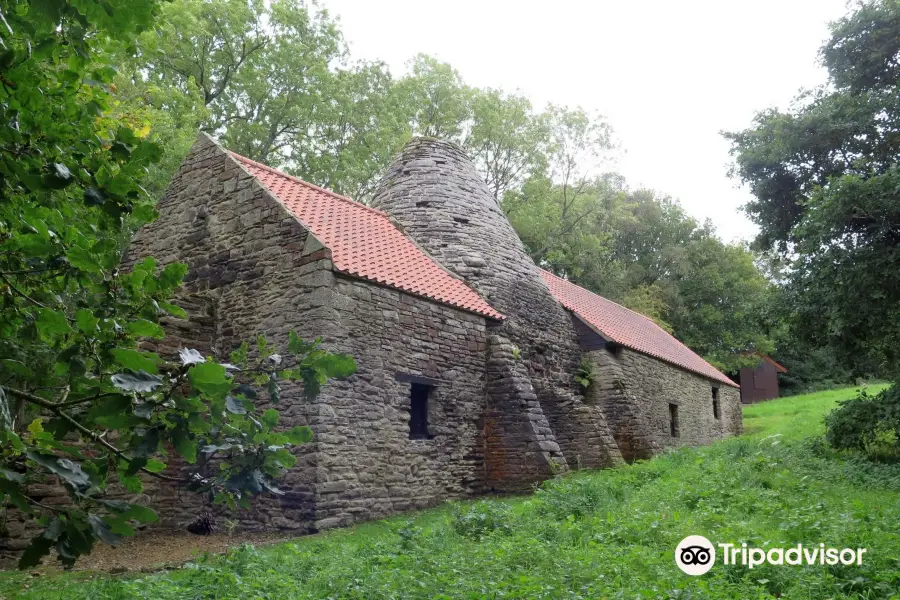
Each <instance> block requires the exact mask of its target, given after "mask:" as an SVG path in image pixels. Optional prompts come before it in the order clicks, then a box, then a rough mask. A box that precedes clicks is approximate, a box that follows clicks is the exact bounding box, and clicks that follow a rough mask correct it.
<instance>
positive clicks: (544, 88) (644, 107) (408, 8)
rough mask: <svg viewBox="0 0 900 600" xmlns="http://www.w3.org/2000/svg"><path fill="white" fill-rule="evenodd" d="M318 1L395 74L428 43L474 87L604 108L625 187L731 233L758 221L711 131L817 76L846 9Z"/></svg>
mask: <svg viewBox="0 0 900 600" xmlns="http://www.w3.org/2000/svg"><path fill="white" fill-rule="evenodd" d="M321 2H322V3H323V4H324V6H325V7H326V8H328V9H329V10H330V11H331V12H332V14H335V15H338V16H339V17H340V21H341V24H342V27H343V31H344V35H345V36H346V38H347V40H348V42H349V43H350V48H351V52H352V54H353V56H354V57H355V58H364V59H380V60H384V61H385V62H387V63H388V65H389V66H390V67H391V70H392V71H393V72H394V74H395V75H398V76H399V75H400V74H402V73H403V72H405V65H406V62H407V61H408V60H409V59H410V58H412V56H413V55H415V54H416V53H418V52H424V53H427V54H431V55H433V56H435V57H437V58H438V59H440V60H442V61H445V62H448V63H450V64H451V65H453V67H455V68H456V69H457V70H458V71H459V72H460V74H461V75H462V77H463V78H464V79H465V81H466V82H467V83H469V84H471V85H475V86H478V87H498V88H502V89H504V90H506V91H510V92H512V91H517V90H518V91H519V92H520V93H522V94H524V95H525V96H527V97H529V98H531V100H532V102H533V103H534V104H535V106H536V107H543V106H544V105H545V104H546V103H547V102H553V103H555V104H563V105H569V106H577V105H580V106H583V107H584V108H587V109H591V110H596V111H599V112H600V113H602V114H604V115H606V117H607V118H608V119H609V121H610V123H611V125H612V126H613V128H614V129H615V131H616V134H617V136H618V138H619V140H620V141H621V143H622V146H623V149H624V151H625V153H624V154H623V156H622V157H621V158H620V159H619V162H618V165H617V170H618V171H619V172H621V173H622V174H623V175H625V176H626V178H627V179H628V181H629V184H630V185H631V186H632V187H637V186H645V187H651V188H653V189H656V190H658V191H661V192H664V193H666V194H669V195H671V196H674V197H676V198H678V199H679V200H681V202H682V204H683V205H684V206H685V207H686V208H687V210H688V211H689V212H690V213H691V214H692V215H694V216H695V217H697V218H699V219H705V218H707V217H708V218H710V219H712V221H713V223H715V225H716V227H717V228H718V230H719V233H720V235H721V236H722V237H723V238H724V239H725V240H729V241H730V240H733V239H737V238H745V239H749V238H751V237H752V236H753V234H754V233H755V230H754V227H753V225H752V224H751V223H750V222H749V221H748V220H747V219H746V217H744V216H743V214H742V213H741V212H740V210H739V207H740V206H741V204H743V203H744V202H746V200H747V199H748V198H749V192H748V191H747V190H746V189H737V188H736V183H735V182H734V181H733V180H731V179H729V178H728V176H727V164H728V161H729V157H728V144H727V142H726V141H725V140H724V139H723V138H722V137H721V136H720V135H719V131H720V130H723V129H725V130H736V129H739V128H743V127H746V126H747V125H749V123H750V120H751V118H752V116H753V113H754V112H755V111H757V110H761V109H764V108H767V107H769V106H779V107H786V106H787V105H788V104H789V102H790V101H791V99H792V98H793V97H794V96H795V95H796V93H797V91H798V89H799V88H801V87H812V86H815V85H818V84H820V83H824V81H825V72H824V70H823V69H822V68H821V67H820V66H819V64H818V61H817V50H818V48H819V46H820V45H821V43H822V42H823V41H824V40H825V39H826V38H827V36H828V27H827V24H828V22H829V21H833V20H835V19H838V18H840V17H841V16H842V15H843V14H845V12H846V10H847V9H846V0H750V1H746V0H744V1H737V0H679V1H673V0H594V1H590V0H582V1H575V0H552V1H548V2H537V1H528V0H441V1H439V2H434V1H423V0H321Z"/></svg>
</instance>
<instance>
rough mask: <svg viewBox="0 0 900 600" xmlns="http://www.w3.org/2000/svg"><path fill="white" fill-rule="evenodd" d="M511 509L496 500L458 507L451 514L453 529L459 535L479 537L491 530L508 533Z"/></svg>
mask: <svg viewBox="0 0 900 600" xmlns="http://www.w3.org/2000/svg"><path fill="white" fill-rule="evenodd" d="M511 520H512V511H511V510H510V508H509V506H507V505H505V504H500V503H498V502H496V501H494V502H490V501H482V502H478V503H476V504H473V505H472V506H469V507H468V508H460V509H459V510H457V512H456V514H455V515H454V516H453V529H454V531H456V533H458V534H459V535H461V536H463V537H467V538H472V539H481V538H482V537H484V536H485V535H487V534H489V533H492V532H495V531H497V532H501V533H504V534H509V533H510V532H511V531H512V527H511V526H510V522H511Z"/></svg>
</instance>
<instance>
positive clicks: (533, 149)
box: [462, 89, 550, 201]
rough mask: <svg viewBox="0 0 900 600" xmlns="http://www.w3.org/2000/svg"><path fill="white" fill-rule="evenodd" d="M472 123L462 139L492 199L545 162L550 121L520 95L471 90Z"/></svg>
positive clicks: (540, 169) (543, 167) (536, 171)
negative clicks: (492, 196)
mask: <svg viewBox="0 0 900 600" xmlns="http://www.w3.org/2000/svg"><path fill="white" fill-rule="evenodd" d="M471 115H472V126H471V128H470V131H469V133H468V135H466V137H465V139H464V140H463V141H462V145H463V148H464V149H465V150H466V152H467V153H468V154H469V155H470V156H471V157H472V159H473V160H474V161H475V163H476V166H477V167H478V170H479V171H480V172H481V173H482V176H483V177H484V181H485V183H486V184H487V186H488V188H489V189H490V190H491V193H492V194H493V195H494V198H495V199H496V200H497V201H500V200H501V199H502V198H503V196H504V195H505V194H506V192H508V191H511V190H514V189H518V188H520V187H521V186H522V184H523V183H524V182H525V180H526V179H528V177H530V176H533V175H536V174H539V173H543V172H545V171H546V169H547V167H548V165H547V161H548V156H547V154H548V150H549V142H550V140H549V135H550V123H549V119H548V118H547V115H545V114H536V113H535V111H534V110H533V108H532V106H531V102H530V101H529V100H528V99H527V98H524V97H522V96H517V95H509V94H505V93H503V92H502V91H500V90H492V89H486V90H474V91H473V93H472V97H471Z"/></svg>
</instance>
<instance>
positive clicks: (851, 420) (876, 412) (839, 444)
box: [825, 385, 900, 460]
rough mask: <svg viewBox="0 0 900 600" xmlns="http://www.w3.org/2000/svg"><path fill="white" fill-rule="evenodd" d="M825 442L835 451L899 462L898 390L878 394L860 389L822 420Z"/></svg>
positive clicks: (899, 413)
mask: <svg viewBox="0 0 900 600" xmlns="http://www.w3.org/2000/svg"><path fill="white" fill-rule="evenodd" d="M825 428H826V432H825V439H826V440H827V441H828V443H829V445H831V447H832V448H836V449H838V450H859V451H862V452H863V453H865V455H866V456H868V457H869V458H870V459H873V460H885V459H894V460H896V459H900V387H898V386H897V385H893V386H891V387H889V388H887V389H885V390H883V391H881V392H879V393H878V394H875V395H870V394H868V393H867V392H866V390H862V391H861V392H860V393H859V394H858V395H857V396H856V397H855V398H852V399H850V400H846V401H844V402H841V404H840V408H838V409H836V410H834V411H833V412H832V413H831V414H829V415H828V416H827V417H825Z"/></svg>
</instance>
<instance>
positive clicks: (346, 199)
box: [226, 150, 388, 217]
mask: <svg viewBox="0 0 900 600" xmlns="http://www.w3.org/2000/svg"><path fill="white" fill-rule="evenodd" d="M226 152H228V154H230V155H231V156H232V157H233V158H235V159H237V160H239V161H241V162H244V163H249V164H251V165H253V166H254V167H257V168H259V169H263V170H265V171H269V172H270V173H273V174H275V175H278V176H280V177H284V178H285V179H288V180H290V181H293V182H294V183H299V184H300V185H304V186H306V187H308V188H312V189H314V190H316V191H317V192H322V193H323V194H327V195H329V196H331V197H332V198H336V199H338V200H342V201H344V202H349V203H350V204H352V205H353V206H356V207H359V208H364V209H365V210H368V211H371V212H373V213H375V214H377V215H381V216H383V217H387V216H388V214H387V213H386V212H384V211H382V210H378V209H377V208H372V207H371V206H366V205H365V204H363V203H362V202H357V201H356V200H354V199H353V198H349V197H347V196H342V195H341V194H338V193H337V192H334V191H332V190H329V189H328V188H323V187H321V186H318V185H316V184H314V183H310V182H308V181H306V180H304V179H300V178H299V177H296V176H294V175H289V174H287V173H285V172H284V171H280V170H278V169H276V168H275V167H270V166H269V165H264V164H263V163H261V162H257V161H255V160H253V159H252V158H247V157H246V156H242V155H240V154H238V153H237V152H233V151H231V150H226Z"/></svg>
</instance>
